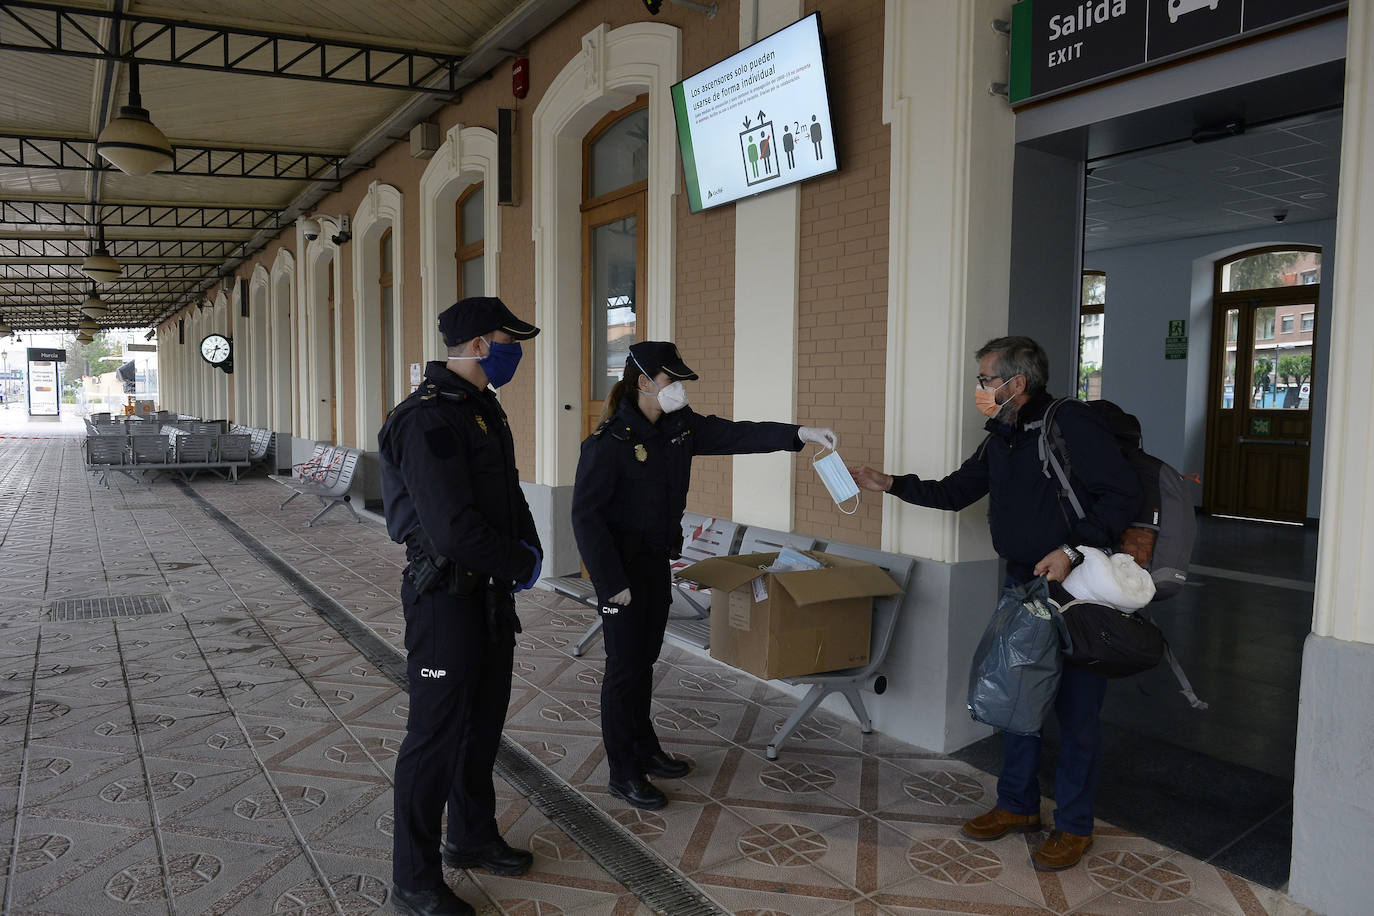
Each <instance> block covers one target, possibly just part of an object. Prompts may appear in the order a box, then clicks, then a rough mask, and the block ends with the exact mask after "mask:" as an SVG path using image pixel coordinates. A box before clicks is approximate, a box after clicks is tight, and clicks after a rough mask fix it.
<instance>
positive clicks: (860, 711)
mask: <svg viewBox="0 0 1374 916" xmlns="http://www.w3.org/2000/svg"><path fill="white" fill-rule="evenodd" d="M840 693H843V694H844V698H845V699H846V700H848V701H849V707H850V708H851V709H853V710H854V716H855V717H856V718H857V719H858V720H859V730H860V731H862V732H863V733H864V734H865V735H867V734H869V733H871V732H872V731H873V720H872V719H870V718H869V717H868V709H867V708H866V707H865V706H864V697H863V694H862V693H860V692H859V685H858V684H850V685H849V686H848V687H841V688H840Z"/></svg>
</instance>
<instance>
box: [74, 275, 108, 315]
mask: <svg viewBox="0 0 1374 916" xmlns="http://www.w3.org/2000/svg"><path fill="white" fill-rule="evenodd" d="M81 314H83V315H85V316H86V317H87V318H93V319H94V318H104V317H105V316H106V315H108V314H110V309H109V307H108V306H106V305H105V300H104V299H101V298H100V295H99V294H98V293H97V292H96V291H95V286H94V284H92V286H91V294H90V295H89V296H87V297H86V301H85V302H83V303H81Z"/></svg>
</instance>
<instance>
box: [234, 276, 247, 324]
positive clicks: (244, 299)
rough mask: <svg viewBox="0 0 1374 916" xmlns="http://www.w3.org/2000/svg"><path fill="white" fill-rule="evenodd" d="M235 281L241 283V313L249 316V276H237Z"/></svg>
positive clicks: (243, 315) (245, 316)
mask: <svg viewBox="0 0 1374 916" xmlns="http://www.w3.org/2000/svg"><path fill="white" fill-rule="evenodd" d="M234 282H236V283H238V285H239V315H240V316H242V317H244V318H247V317H248V278H247V277H235V278H234Z"/></svg>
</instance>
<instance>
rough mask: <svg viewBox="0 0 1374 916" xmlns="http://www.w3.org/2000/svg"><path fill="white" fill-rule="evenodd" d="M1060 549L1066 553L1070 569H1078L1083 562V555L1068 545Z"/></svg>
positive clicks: (1061, 546)
mask: <svg viewBox="0 0 1374 916" xmlns="http://www.w3.org/2000/svg"><path fill="white" fill-rule="evenodd" d="M1059 549H1060V550H1062V551H1064V553H1066V554H1067V555H1068V557H1069V568H1070V569H1077V568H1078V567H1079V565H1080V564H1082V562H1083V553H1082V552H1081V551H1079V550H1076V549H1074V548H1073V547H1070V546H1069V545H1068V544H1060V545H1059Z"/></svg>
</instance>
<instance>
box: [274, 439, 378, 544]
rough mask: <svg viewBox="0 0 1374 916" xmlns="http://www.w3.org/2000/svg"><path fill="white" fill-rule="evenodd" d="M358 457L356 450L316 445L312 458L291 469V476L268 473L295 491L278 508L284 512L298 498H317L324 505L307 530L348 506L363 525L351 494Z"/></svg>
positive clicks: (355, 518) (354, 518) (308, 523)
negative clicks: (330, 514) (340, 507)
mask: <svg viewBox="0 0 1374 916" xmlns="http://www.w3.org/2000/svg"><path fill="white" fill-rule="evenodd" d="M359 455H360V453H359V451H358V450H357V449H355V448H345V447H344V446H342V445H323V444H317V445H316V446H315V450H314V451H313V452H312V453H311V455H310V457H309V458H307V459H306V460H305V461H302V462H301V463H300V464H294V465H292V466H291V475H290V476H289V477H288V476H287V475H285V474H269V475H268V477H270V478H271V479H272V480H275V481H276V482H277V483H280V484H283V485H284V486H287V487H289V488H291V489H292V490H294V491H295V492H294V493H292V494H291V495H290V496H288V497H286V499H284V500H283V501H282V504H281V506H280V507H279V508H282V509H285V508H286V504H287V503H289V502H291V500H293V499H295V498H296V497H297V496H317V497H319V500H320V502H322V503H324V504H325V506H324V508H323V509H321V510H320V511H319V512H317V513H315V517H314V518H312V519H310V521H308V522H306V527H307V528H309V527H311V526H312V525H314V524H315V522H317V521H319V520H320V517H321V516H323V515H324V514H325V513H326V512H328V511H329V510H330V509H333V508H334V507H335V506H338V505H343V506H346V507H347V508H348V511H349V512H350V513H352V515H353V520H354V521H355V522H361V521H362V519H361V518H360V517H359V516H358V513H357V511H356V510H354V508H353V504H352V503H353V498H352V497H351V496H350V495H349V493H348V490H349V487H351V486H352V485H353V474H354V473H355V472H356V470H357V467H358V458H359Z"/></svg>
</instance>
